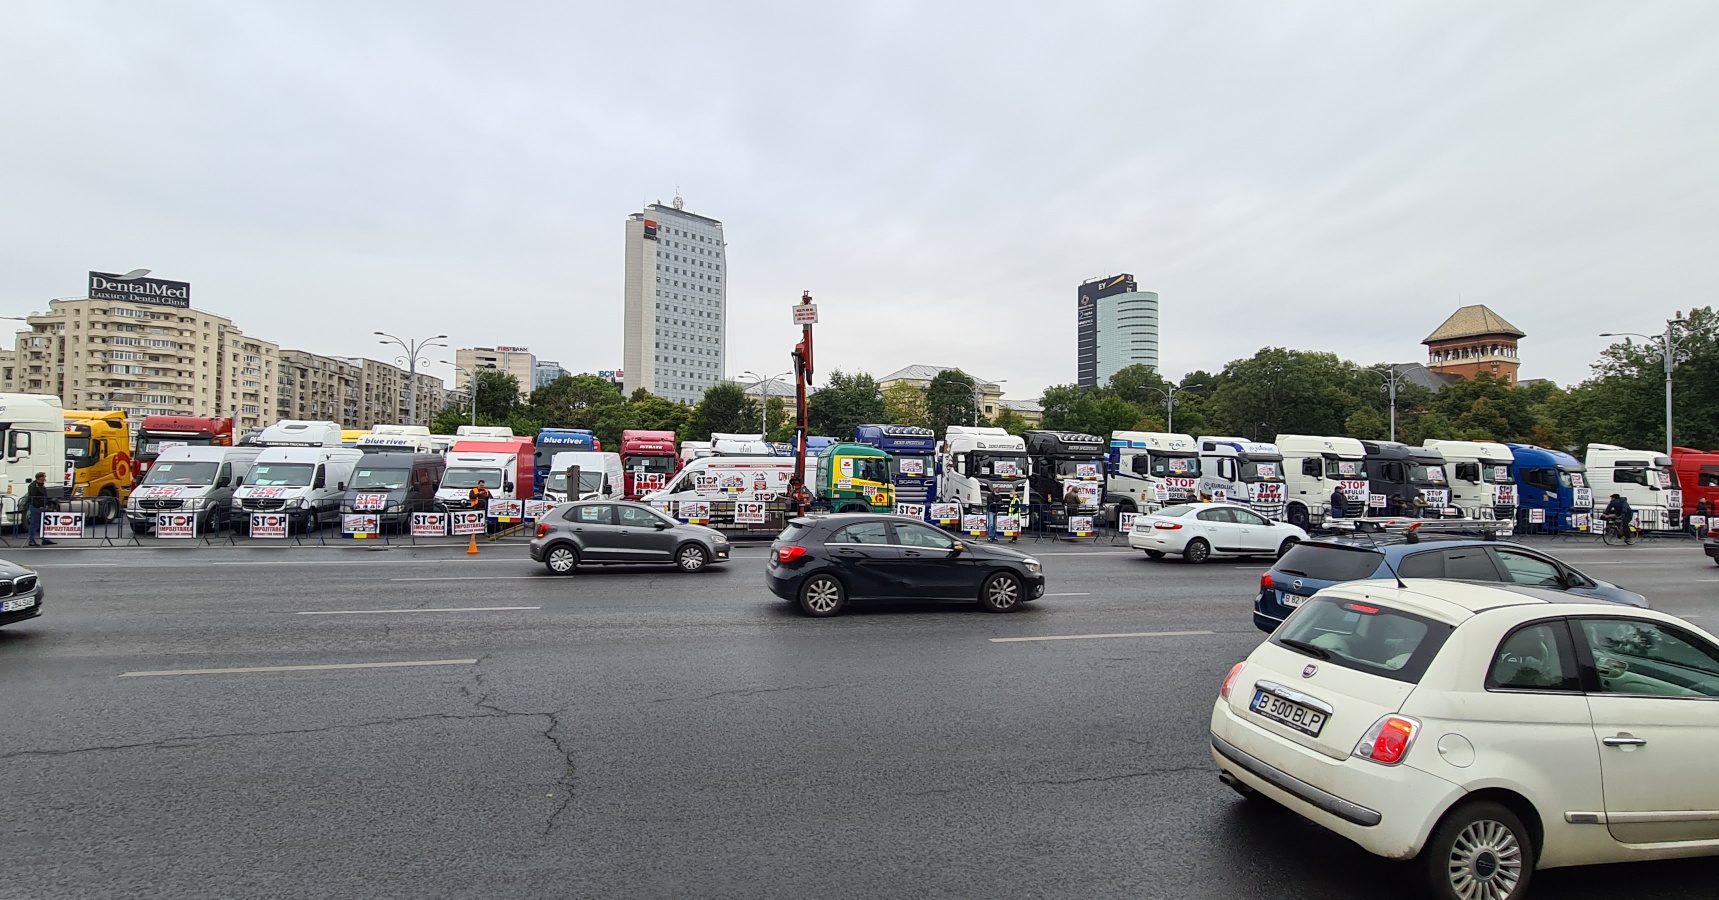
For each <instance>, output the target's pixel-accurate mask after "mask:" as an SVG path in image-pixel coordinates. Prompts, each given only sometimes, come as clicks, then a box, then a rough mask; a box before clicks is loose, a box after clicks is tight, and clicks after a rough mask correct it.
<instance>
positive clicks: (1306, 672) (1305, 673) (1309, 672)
mask: <svg viewBox="0 0 1719 900" xmlns="http://www.w3.org/2000/svg"><path fill="white" fill-rule="evenodd" d="M1317 671H1319V667H1318V666H1316V665H1314V664H1312V663H1308V664H1307V667H1306V668H1304V669H1302V670H1301V677H1302V678H1312V677H1313V673H1315V672H1317Z"/></svg>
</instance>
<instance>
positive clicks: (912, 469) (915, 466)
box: [900, 459, 925, 477]
mask: <svg viewBox="0 0 1719 900" xmlns="http://www.w3.org/2000/svg"><path fill="white" fill-rule="evenodd" d="M900 465H901V474H903V475H912V476H915V477H918V476H921V475H924V474H925V460H923V459H904V460H902V461H901V463H900Z"/></svg>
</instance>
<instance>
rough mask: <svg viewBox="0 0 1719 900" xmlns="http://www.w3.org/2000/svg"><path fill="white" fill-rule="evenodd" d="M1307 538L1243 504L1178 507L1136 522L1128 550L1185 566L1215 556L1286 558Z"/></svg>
mask: <svg viewBox="0 0 1719 900" xmlns="http://www.w3.org/2000/svg"><path fill="white" fill-rule="evenodd" d="M1305 540H1307V532H1305V531H1302V530H1301V529H1300V528H1297V527H1295V526H1294V525H1291V524H1289V523H1288V522H1273V521H1272V520H1270V519H1267V518H1266V517H1265V516H1262V515H1260V514H1259V513H1256V512H1254V511H1253V510H1251V509H1249V508H1247V507H1245V506H1242V505H1241V504H1239V503H1178V504H1176V505H1175V506H1166V507H1164V508H1163V509H1160V510H1158V511H1157V512H1155V513H1147V514H1145V515H1141V516H1138V517H1136V518H1135V519H1134V527H1133V528H1132V529H1131V530H1130V531H1129V532H1128V546H1130V547H1133V548H1134V549H1136V550H1144V551H1146V555H1147V556H1150V557H1152V558H1153V559H1163V558H1164V554H1166V553H1174V554H1176V555H1178V556H1180V557H1182V561H1183V562H1191V563H1203V562H1205V561H1206V560H1208V559H1211V558H1212V557H1214V556H1272V557H1276V556H1282V555H1283V554H1284V553H1286V552H1288V550H1289V548H1290V547H1293V546H1295V544H1296V543H1297V542H1299V541H1305Z"/></svg>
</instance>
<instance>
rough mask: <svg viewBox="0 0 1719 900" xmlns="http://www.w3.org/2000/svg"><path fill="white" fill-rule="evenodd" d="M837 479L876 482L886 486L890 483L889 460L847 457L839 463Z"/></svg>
mask: <svg viewBox="0 0 1719 900" xmlns="http://www.w3.org/2000/svg"><path fill="white" fill-rule="evenodd" d="M837 465H838V466H839V467H840V468H838V469H837V475H836V477H837V478H852V479H853V480H855V481H875V482H877V483H878V484H884V483H886V482H888V481H890V476H889V460H887V459H871V458H868V457H864V456H845V457H842V460H841V461H840V462H839V463H837ZM850 473H851V474H850Z"/></svg>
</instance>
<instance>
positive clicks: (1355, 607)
mask: <svg viewBox="0 0 1719 900" xmlns="http://www.w3.org/2000/svg"><path fill="white" fill-rule="evenodd" d="M1343 608H1344V609H1346V610H1348V611H1350V612H1358V613H1360V614H1361V615H1363V616H1376V615H1378V614H1379V608H1378V607H1377V606H1368V605H1367V604H1365V603H1345V604H1343Z"/></svg>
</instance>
